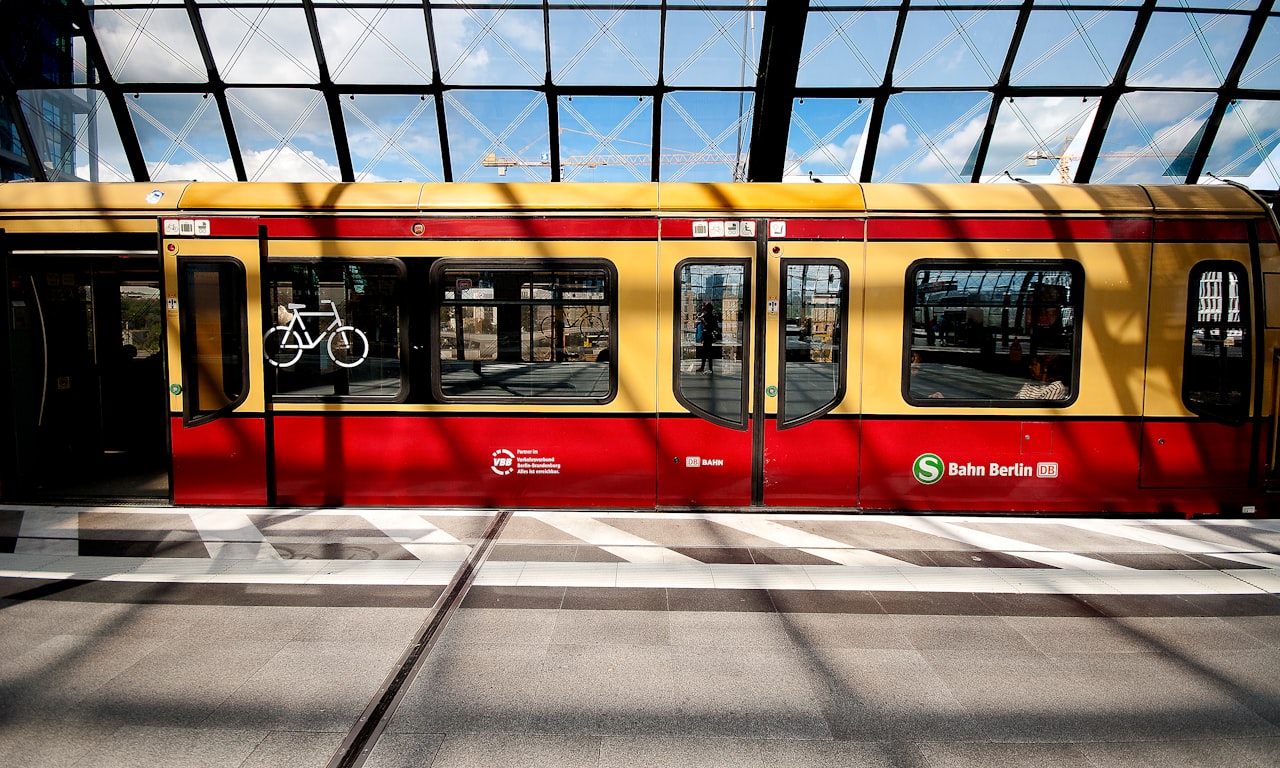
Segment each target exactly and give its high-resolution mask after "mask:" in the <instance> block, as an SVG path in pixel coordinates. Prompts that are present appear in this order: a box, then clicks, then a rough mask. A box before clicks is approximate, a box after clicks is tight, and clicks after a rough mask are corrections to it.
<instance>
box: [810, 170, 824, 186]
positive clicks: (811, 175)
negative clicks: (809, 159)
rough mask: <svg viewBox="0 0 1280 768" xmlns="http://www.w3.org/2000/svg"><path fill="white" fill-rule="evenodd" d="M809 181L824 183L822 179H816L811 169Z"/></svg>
mask: <svg viewBox="0 0 1280 768" xmlns="http://www.w3.org/2000/svg"><path fill="white" fill-rule="evenodd" d="M809 181H812V182H813V183H814V184H821V183H822V179H815V178H813V171H809Z"/></svg>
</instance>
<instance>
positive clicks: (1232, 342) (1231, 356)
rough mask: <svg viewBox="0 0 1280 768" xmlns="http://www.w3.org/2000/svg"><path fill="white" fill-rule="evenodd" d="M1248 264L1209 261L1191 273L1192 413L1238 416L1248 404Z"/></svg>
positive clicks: (1185, 384) (1186, 370) (1186, 394)
mask: <svg viewBox="0 0 1280 768" xmlns="http://www.w3.org/2000/svg"><path fill="white" fill-rule="evenodd" d="M1247 279H1248V275H1247V273H1246V272H1245V270H1244V267H1243V266H1241V265H1239V264H1235V263H1231V262H1216V263H1215V262H1207V263H1205V264H1202V265H1200V266H1198V267H1197V268H1196V269H1195V270H1193V271H1192V273H1191V279H1190V285H1189V293H1190V296H1189V297H1188V298H1189V301H1188V309H1187V315H1188V316H1187V351H1186V362H1185V363H1184V367H1183V373H1182V400H1183V402H1184V403H1186V406H1187V409H1188V410H1190V411H1191V412H1193V413H1199V414H1202V415H1205V416H1212V417H1215V418H1219V419H1223V420H1225V421H1239V420H1241V419H1243V418H1245V416H1247V415H1248V409H1249V394H1250V392H1249V390H1250V387H1249V371H1250V361H1251V355H1250V344H1251V343H1252V342H1251V340H1250V338H1249V324H1248V318H1249V299H1248V294H1247V293H1246V292H1245V291H1243V290H1242V289H1241V287H1242V286H1244V285H1247V282H1246V281H1247Z"/></svg>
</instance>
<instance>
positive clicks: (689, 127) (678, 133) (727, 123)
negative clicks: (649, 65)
mask: <svg viewBox="0 0 1280 768" xmlns="http://www.w3.org/2000/svg"><path fill="white" fill-rule="evenodd" d="M662 109H663V113H662V157H663V161H662V165H661V167H660V168H659V177H660V178H661V180H662V181H743V180H745V179H746V170H747V145H748V144H749V143H750V141H751V110H752V94H751V93H749V92H746V91H741V92H693V91H677V92H674V93H670V94H668V95H667V97H666V98H665V99H663V102H662Z"/></svg>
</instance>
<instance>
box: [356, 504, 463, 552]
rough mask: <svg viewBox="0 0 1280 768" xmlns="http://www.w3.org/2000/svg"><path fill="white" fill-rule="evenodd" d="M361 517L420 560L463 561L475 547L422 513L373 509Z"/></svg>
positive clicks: (363, 513)
mask: <svg viewBox="0 0 1280 768" xmlns="http://www.w3.org/2000/svg"><path fill="white" fill-rule="evenodd" d="M360 516H361V517H363V518H364V519H365V520H367V521H369V522H370V523H371V524H373V525H374V526H376V527H377V528H378V530H380V531H382V532H383V533H384V534H386V535H387V538H389V539H391V540H392V541H394V542H395V543H397V544H399V545H400V546H402V547H404V548H405V550H406V551H407V552H409V554H411V555H413V556H414V557H416V558H418V559H419V560H446V561H452V562H459V563H460V562H462V561H463V560H465V559H467V555H469V554H471V547H469V546H467V545H466V544H463V543H462V542H460V541H458V540H457V539H456V538H454V537H453V536H452V535H450V534H449V533H447V532H446V531H442V530H440V529H439V528H437V527H436V526H434V525H432V524H431V523H430V522H428V521H427V520H426V519H425V518H423V517H422V516H421V515H418V514H414V513H412V512H407V511H400V510H376V511H374V510H370V511H366V512H362V513H360Z"/></svg>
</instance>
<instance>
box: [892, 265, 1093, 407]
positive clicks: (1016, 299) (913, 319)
mask: <svg viewBox="0 0 1280 768" xmlns="http://www.w3.org/2000/svg"><path fill="white" fill-rule="evenodd" d="M1083 286H1084V279H1083V273H1082V272H1081V270H1080V267H1079V265H1078V264H1076V263H1075V262H1048V263H1024V262H1000V263H991V262H985V263H982V264H976V263H973V262H967V263H966V262H954V261H932V262H918V263H916V264H914V265H912V267H911V269H910V270H909V271H908V273H907V297H906V311H907V322H906V329H907V333H906V336H907V338H906V344H905V347H906V355H905V357H906V359H907V360H908V361H909V364H908V366H907V369H906V375H905V378H904V387H903V395H904V397H905V398H906V399H907V401H908V402H910V403H913V404H915V405H943V404H949V405H956V404H963V405H1001V406H1016V405H1028V406H1030V405H1039V406H1046V405H1049V406H1065V405H1067V404H1069V403H1070V402H1072V401H1073V400H1074V399H1075V395H1076V392H1077V389H1078V378H1077V373H1076V366H1075V364H1074V361H1075V358H1076V350H1078V349H1079V336H1080V327H1079V323H1078V320H1079V319H1080V318H1081V317H1082V316H1083V315H1082V312H1081V306H1082V301H1083V297H1082V295H1081V294H1082V288H1083ZM957 401H959V402H958V403H957Z"/></svg>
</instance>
